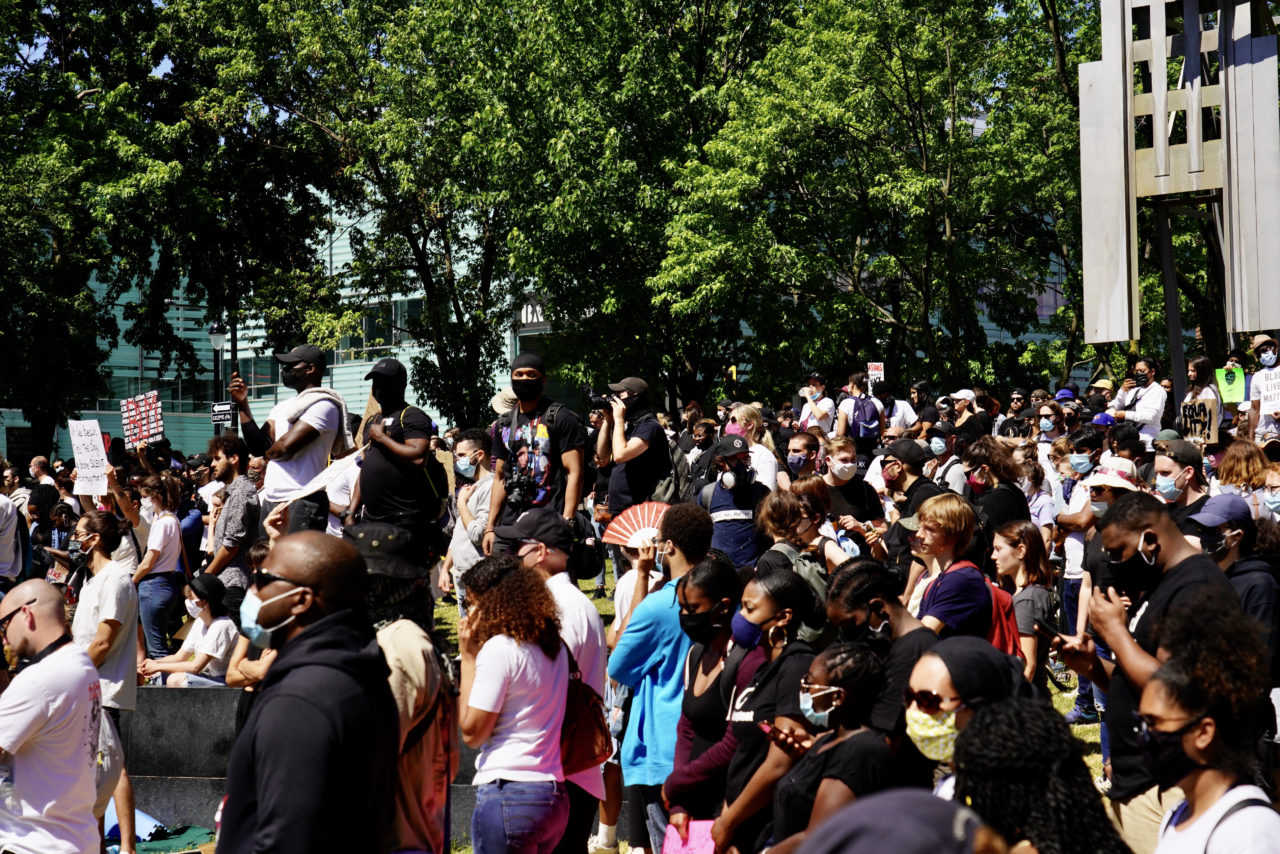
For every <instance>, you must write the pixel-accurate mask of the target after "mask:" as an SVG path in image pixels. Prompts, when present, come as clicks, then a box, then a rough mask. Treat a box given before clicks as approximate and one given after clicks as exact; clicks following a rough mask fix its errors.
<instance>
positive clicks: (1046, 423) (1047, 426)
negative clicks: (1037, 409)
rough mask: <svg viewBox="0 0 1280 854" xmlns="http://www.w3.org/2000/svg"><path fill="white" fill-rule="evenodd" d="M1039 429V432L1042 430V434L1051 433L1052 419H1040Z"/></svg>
mask: <svg viewBox="0 0 1280 854" xmlns="http://www.w3.org/2000/svg"><path fill="white" fill-rule="evenodd" d="M1040 429H1041V430H1043V431H1044V432H1046V433H1050V432H1052V431H1053V419H1052V418H1041V419H1040Z"/></svg>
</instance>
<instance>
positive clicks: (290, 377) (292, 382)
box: [280, 365, 306, 390]
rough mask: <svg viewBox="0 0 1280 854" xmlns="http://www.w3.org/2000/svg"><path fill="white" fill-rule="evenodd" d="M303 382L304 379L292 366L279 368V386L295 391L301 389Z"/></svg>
mask: <svg viewBox="0 0 1280 854" xmlns="http://www.w3.org/2000/svg"><path fill="white" fill-rule="evenodd" d="M304 382H306V377H304V376H302V374H301V373H299V371H298V370H297V368H295V367H294V366H293V365H284V366H283V367H281V368H280V385H282V386H284V387H285V388H291V389H295V390H297V389H300V388H302V384H303V383H304Z"/></svg>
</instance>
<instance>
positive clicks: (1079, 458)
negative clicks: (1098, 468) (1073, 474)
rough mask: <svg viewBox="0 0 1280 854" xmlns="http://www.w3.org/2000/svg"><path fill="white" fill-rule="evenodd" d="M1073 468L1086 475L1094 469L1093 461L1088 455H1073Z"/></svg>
mask: <svg viewBox="0 0 1280 854" xmlns="http://www.w3.org/2000/svg"><path fill="white" fill-rule="evenodd" d="M1071 468H1072V469H1074V470H1075V471H1078V472H1079V473H1080V474H1084V473H1085V472H1087V471H1089V470H1090V469H1091V468H1093V460H1091V459H1089V455H1088V454H1072V455H1071Z"/></svg>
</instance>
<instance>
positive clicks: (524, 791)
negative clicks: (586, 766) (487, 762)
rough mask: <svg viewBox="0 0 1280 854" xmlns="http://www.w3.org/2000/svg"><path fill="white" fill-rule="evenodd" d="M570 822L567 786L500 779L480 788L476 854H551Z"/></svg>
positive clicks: (474, 831) (474, 820) (475, 818)
mask: <svg viewBox="0 0 1280 854" xmlns="http://www.w3.org/2000/svg"><path fill="white" fill-rule="evenodd" d="M568 822H569V795H568V793H567V792H566V791H565V787H564V783H555V782H550V781H547V782H539V783H517V782H514V781H512V780H498V781H496V782H493V783H483V784H481V785H479V786H476V811H475V812H474V813H472V814H471V844H472V845H473V846H474V847H475V854H508V852H510V854H549V852H550V851H551V850H552V849H553V848H555V847H556V843H558V842H559V841H560V837H561V836H563V835H564V829H565V825H566V824H568Z"/></svg>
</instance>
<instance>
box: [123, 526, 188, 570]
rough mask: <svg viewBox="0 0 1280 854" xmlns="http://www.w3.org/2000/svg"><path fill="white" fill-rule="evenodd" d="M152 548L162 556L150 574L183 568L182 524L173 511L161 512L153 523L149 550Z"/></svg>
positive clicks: (148, 544)
mask: <svg viewBox="0 0 1280 854" xmlns="http://www.w3.org/2000/svg"><path fill="white" fill-rule="evenodd" d="M130 545H132V544H130ZM152 549H154V550H155V551H158V552H160V556H159V557H158V558H157V559H156V562H155V565H154V566H152V567H151V572H150V573H149V574H150V575H156V574H157V573H161V572H180V571H181V570H182V526H181V525H179V524H178V517H177V516H175V515H173V513H172V512H171V511H165V512H164V513H161V514H160V515H159V516H157V517H156V518H155V521H154V522H152V523H151V530H150V531H149V532H148V533H147V551H151V550H152Z"/></svg>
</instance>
